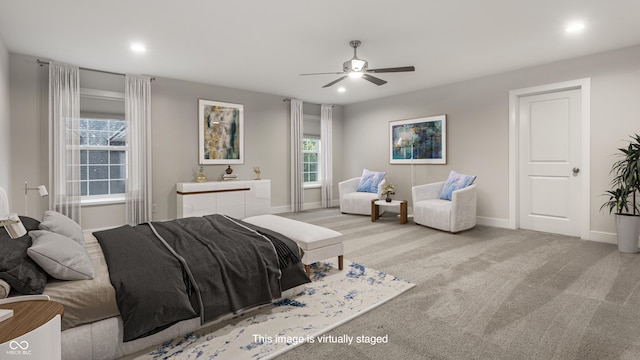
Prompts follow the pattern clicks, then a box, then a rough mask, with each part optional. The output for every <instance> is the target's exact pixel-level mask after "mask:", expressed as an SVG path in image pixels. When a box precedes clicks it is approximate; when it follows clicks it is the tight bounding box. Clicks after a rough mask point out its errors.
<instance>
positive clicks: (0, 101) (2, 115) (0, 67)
mask: <svg viewBox="0 0 640 360" xmlns="http://www.w3.org/2000/svg"><path fill="white" fill-rule="evenodd" d="M10 116H11V112H10V111H9V52H8V51H7V47H6V46H5V44H4V40H3V39H2V37H0V187H2V188H4V189H5V191H6V192H7V195H9V198H11V193H12V191H11V180H10V177H9V170H10V166H11V137H10V132H11V122H10ZM0 215H2V214H0Z"/></svg>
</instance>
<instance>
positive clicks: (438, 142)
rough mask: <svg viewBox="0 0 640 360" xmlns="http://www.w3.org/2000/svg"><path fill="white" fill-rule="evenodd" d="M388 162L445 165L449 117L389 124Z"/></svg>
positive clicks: (431, 117) (430, 117) (425, 118)
mask: <svg viewBox="0 0 640 360" xmlns="http://www.w3.org/2000/svg"><path fill="white" fill-rule="evenodd" d="M389 163H391V164H446V163H447V115H436V116H429V117H423V118H417V119H409V120H396V121H390V122H389Z"/></svg>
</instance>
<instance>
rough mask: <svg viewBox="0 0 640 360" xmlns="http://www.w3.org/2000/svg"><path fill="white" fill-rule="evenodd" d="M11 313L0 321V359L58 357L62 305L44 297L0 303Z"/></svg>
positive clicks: (30, 359) (1, 307) (39, 359)
mask: <svg viewBox="0 0 640 360" xmlns="http://www.w3.org/2000/svg"><path fill="white" fill-rule="evenodd" d="M0 309H11V310H13V316H12V317H11V318H9V319H6V320H4V321H2V322H0V358H2V359H7V360H11V359H27V358H28V359H29V360H59V359H60V357H61V345H60V319H61V318H62V315H63V314H64V307H63V306H62V304H60V303H57V302H55V301H48V300H25V301H17V302H11V303H6V304H0Z"/></svg>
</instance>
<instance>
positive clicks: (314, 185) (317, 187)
mask: <svg viewBox="0 0 640 360" xmlns="http://www.w3.org/2000/svg"><path fill="white" fill-rule="evenodd" d="M320 188H322V184H304V189H305V190H307V189H320Z"/></svg>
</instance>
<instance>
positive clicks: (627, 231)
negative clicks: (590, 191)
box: [600, 134, 640, 253]
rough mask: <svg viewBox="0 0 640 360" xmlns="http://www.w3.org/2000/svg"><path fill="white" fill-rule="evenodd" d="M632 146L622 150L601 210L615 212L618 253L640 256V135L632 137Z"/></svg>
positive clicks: (613, 168) (614, 164) (614, 165)
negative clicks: (639, 253) (638, 199)
mask: <svg viewBox="0 0 640 360" xmlns="http://www.w3.org/2000/svg"><path fill="white" fill-rule="evenodd" d="M631 139H632V140H631V141H630V142H629V146H627V147H626V148H620V149H618V150H619V153H618V155H620V159H619V160H617V161H616V162H614V163H613V165H612V167H611V171H610V172H609V173H610V174H612V175H613V180H612V181H611V186H612V189H611V190H609V191H607V193H606V195H609V200H607V201H606V202H605V203H604V204H602V206H601V207H600V209H601V210H602V209H603V208H607V209H609V213H613V212H615V217H616V233H617V238H618V250H620V251H621V252H625V253H636V252H638V237H640V208H639V207H638V203H637V202H636V193H637V192H638V191H640V135H638V134H636V135H635V136H631Z"/></svg>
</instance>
